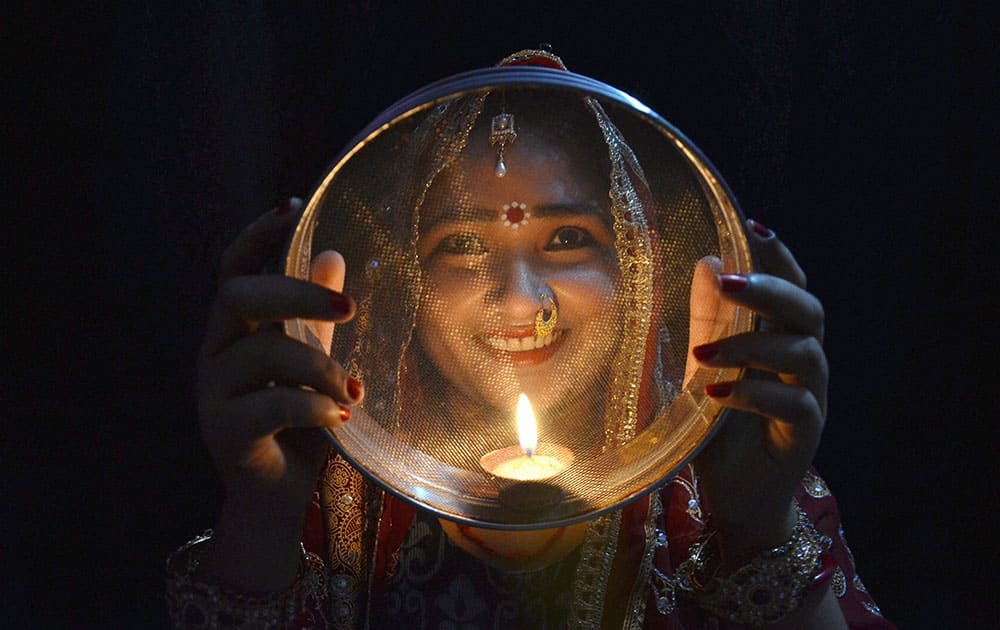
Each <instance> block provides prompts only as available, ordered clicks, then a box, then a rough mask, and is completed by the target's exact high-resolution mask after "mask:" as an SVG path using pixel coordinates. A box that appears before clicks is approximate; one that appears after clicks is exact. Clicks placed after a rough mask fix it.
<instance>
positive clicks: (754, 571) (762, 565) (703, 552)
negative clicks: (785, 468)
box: [677, 503, 832, 627]
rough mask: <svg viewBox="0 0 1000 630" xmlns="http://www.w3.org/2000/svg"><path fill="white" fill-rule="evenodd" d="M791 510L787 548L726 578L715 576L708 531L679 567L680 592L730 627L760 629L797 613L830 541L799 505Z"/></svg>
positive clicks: (714, 556) (771, 552)
mask: <svg viewBox="0 0 1000 630" xmlns="http://www.w3.org/2000/svg"><path fill="white" fill-rule="evenodd" d="M795 510H796V512H797V514H798V518H797V519H796V522H795V527H794V528H793V529H792V535H791V536H790V537H789V539H788V540H787V541H786V542H785V543H783V544H782V545H779V546H777V547H775V548H774V549H770V550H767V551H763V552H761V553H759V554H757V556H756V557H754V558H753V559H751V560H750V562H748V563H747V564H745V565H743V566H742V567H740V568H739V569H737V570H736V571H734V572H733V573H732V574H730V575H728V576H726V577H719V576H718V573H719V570H720V568H721V561H720V555H719V551H718V549H717V548H716V547H715V545H712V544H710V543H711V542H712V537H713V536H714V534H715V532H714V531H708V530H707V528H706V532H705V533H703V534H702V537H701V538H699V539H698V542H696V543H695V544H694V545H692V546H691V552H690V557H689V558H688V559H687V560H685V561H684V562H682V563H681V564H680V566H678V567H677V584H678V587H679V589H680V591H681V592H682V593H683V594H685V595H686V596H688V597H689V598H690V599H692V600H694V602H695V603H696V604H697V605H698V606H699V607H700V608H702V609H703V610H705V611H707V612H709V613H711V614H713V615H715V616H716V617H720V618H723V619H726V620H728V621H730V622H731V623H734V624H742V625H748V626H753V627H760V626H763V625H765V624H770V623H775V622H776V621H779V620H781V619H783V618H784V617H785V616H786V615H788V614H789V613H791V612H792V611H794V610H796V609H797V608H798V607H799V606H800V605H801V603H802V598H803V596H804V595H805V592H806V590H807V588H808V587H809V585H810V584H811V583H812V580H813V576H814V575H816V574H817V573H821V569H822V568H823V560H822V554H823V552H824V551H826V550H828V549H829V548H830V546H831V544H832V541H831V540H830V538H829V536H824V535H822V534H820V533H819V532H818V531H816V528H815V527H813V524H812V523H811V522H810V521H809V517H808V516H806V513H805V512H804V511H803V510H802V508H801V507H799V505H798V503H796V504H795ZM820 577H821V580H822V577H825V576H823V575H822V574H821V575H820ZM827 579H828V578H827Z"/></svg>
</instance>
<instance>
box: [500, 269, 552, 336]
mask: <svg viewBox="0 0 1000 630" xmlns="http://www.w3.org/2000/svg"><path fill="white" fill-rule="evenodd" d="M505 262H506V264H505V265H504V266H503V270H502V272H501V274H500V277H499V278H497V284H496V286H495V288H494V290H493V291H492V295H491V297H492V299H493V301H494V302H495V303H496V306H498V307H499V309H500V311H501V313H502V315H503V318H504V319H505V320H506V321H507V322H508V323H511V324H532V323H533V322H534V318H535V314H536V313H537V312H538V309H539V308H540V304H541V298H540V297H539V296H540V295H543V294H547V295H550V296H551V293H552V291H551V289H549V287H548V285H547V284H546V282H545V278H544V275H543V274H542V273H541V270H540V269H539V268H538V266H537V265H536V264H534V263H533V262H532V261H531V260H530V259H529V258H528V257H525V256H512V257H511V258H510V259H509V260H507V261H505Z"/></svg>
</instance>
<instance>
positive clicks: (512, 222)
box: [500, 201, 531, 230]
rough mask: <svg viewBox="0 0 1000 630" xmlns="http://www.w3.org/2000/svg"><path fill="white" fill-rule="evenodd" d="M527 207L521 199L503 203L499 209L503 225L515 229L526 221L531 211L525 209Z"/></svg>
mask: <svg viewBox="0 0 1000 630" xmlns="http://www.w3.org/2000/svg"><path fill="white" fill-rule="evenodd" d="M527 208H528V206H527V205H526V204H525V203H523V202H521V201H512V202H510V203H505V204H503V210H501V211H500V220H501V221H503V224H504V226H505V227H509V228H511V229H512V230H516V229H518V228H519V227H521V226H522V225H524V224H526V223H527V222H528V218H529V217H530V216H531V213H530V212H528V211H527Z"/></svg>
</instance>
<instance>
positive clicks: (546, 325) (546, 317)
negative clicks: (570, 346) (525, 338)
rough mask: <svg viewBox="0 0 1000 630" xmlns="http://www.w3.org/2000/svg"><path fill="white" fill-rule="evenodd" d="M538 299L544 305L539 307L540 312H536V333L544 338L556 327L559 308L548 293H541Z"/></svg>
mask: <svg viewBox="0 0 1000 630" xmlns="http://www.w3.org/2000/svg"><path fill="white" fill-rule="evenodd" d="M538 299H539V300H540V301H541V303H542V305H541V307H539V309H538V312H537V313H535V334H536V335H537V336H539V337H541V338H543V339H544V338H545V337H548V336H549V335H551V334H552V331H553V330H555V329H556V319H558V317H559V308H558V307H557V306H556V302H555V300H553V299H552V298H551V297H550V296H548V295H545V294H541V295H539V296H538ZM546 302H547V303H548V304H546Z"/></svg>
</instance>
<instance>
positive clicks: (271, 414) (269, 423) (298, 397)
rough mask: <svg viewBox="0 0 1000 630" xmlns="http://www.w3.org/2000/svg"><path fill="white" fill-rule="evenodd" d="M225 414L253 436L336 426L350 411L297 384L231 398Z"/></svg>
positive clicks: (346, 417) (341, 422)
mask: <svg viewBox="0 0 1000 630" xmlns="http://www.w3.org/2000/svg"><path fill="white" fill-rule="evenodd" d="M228 416H229V417H230V418H238V419H239V420H238V421H239V422H240V423H242V427H241V428H242V429H243V430H245V431H246V433H245V435H249V436H253V438H258V437H263V436H266V435H271V434H273V433H276V432H278V431H281V430H282V429H291V428H318V427H330V428H338V427H341V426H343V425H344V423H345V422H346V421H347V419H348V418H350V412H349V411H346V410H344V409H343V408H342V407H341V406H340V405H338V404H337V403H336V401H334V400H333V399H332V398H330V397H329V396H327V395H325V394H320V393H318V392H310V391H306V390H303V389H299V388H297V387H280V386H279V387H272V388H266V389H259V390H256V391H253V392H249V393H247V394H245V395H243V396H240V397H238V398H235V399H233V400H232V401H230V403H229V405H228Z"/></svg>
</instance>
